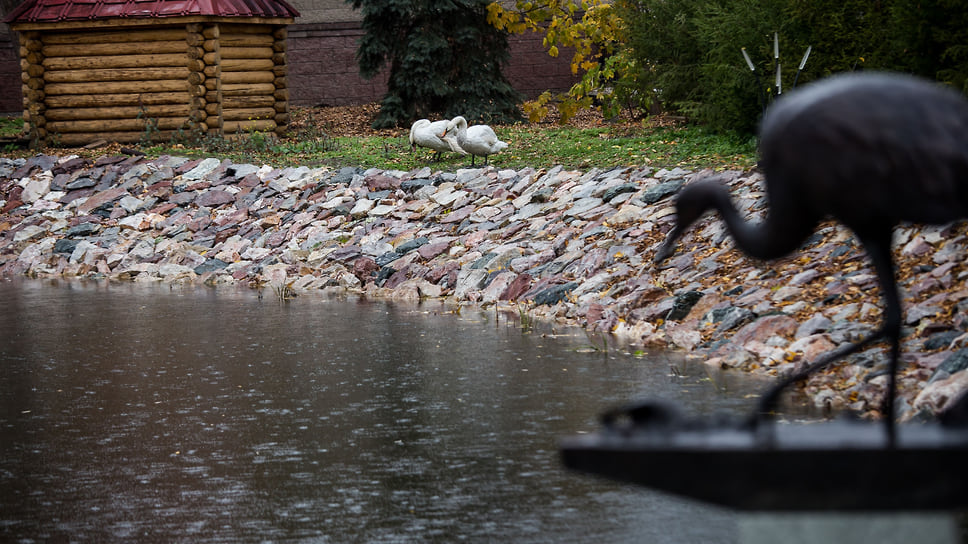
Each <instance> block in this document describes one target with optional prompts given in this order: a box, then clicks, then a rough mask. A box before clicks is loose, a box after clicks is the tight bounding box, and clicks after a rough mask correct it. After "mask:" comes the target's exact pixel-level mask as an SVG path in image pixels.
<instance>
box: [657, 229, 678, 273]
mask: <svg viewBox="0 0 968 544" xmlns="http://www.w3.org/2000/svg"><path fill="white" fill-rule="evenodd" d="M678 241H679V230H678V229H674V230H673V231H672V232H670V233H669V236H668V237H667V238H666V239H665V241H664V242H662V244H661V245H659V249H657V250H655V264H656V265H660V264H662V263H663V262H664V261H665V260H666V259H668V258H669V257H671V256H672V254H673V253H675V251H676V242H678Z"/></svg>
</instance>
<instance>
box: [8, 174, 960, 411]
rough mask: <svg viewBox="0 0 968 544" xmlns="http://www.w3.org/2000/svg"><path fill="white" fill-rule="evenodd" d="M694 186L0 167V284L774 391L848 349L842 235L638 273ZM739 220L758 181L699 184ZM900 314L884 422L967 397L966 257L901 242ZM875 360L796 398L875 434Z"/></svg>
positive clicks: (861, 320) (629, 180)
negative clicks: (196, 291)
mask: <svg viewBox="0 0 968 544" xmlns="http://www.w3.org/2000/svg"><path fill="white" fill-rule="evenodd" d="M712 174H713V173H712V172H709V171H703V172H689V171H685V170H681V169H678V168H674V169H671V170H667V169H661V170H658V171H655V170H653V169H651V168H647V167H642V168H616V169H611V170H597V169H594V170H591V171H588V172H574V171H566V170H563V169H562V168H560V167H555V168H551V169H548V170H534V169H530V168H528V169H523V170H518V171H514V170H498V169H494V168H493V167H490V168H482V169H465V170H458V171H457V172H438V171H432V170H431V169H430V168H423V169H420V170H416V171H412V172H401V171H384V170H367V171H362V170H359V169H354V168H343V169H338V170H333V169H328V168H309V167H295V168H273V167H271V166H256V165H251V164H233V163H231V162H230V161H227V160H219V159H215V158H207V159H195V160H190V159H187V158H184V157H170V156H164V157H160V158H157V159H148V158H144V157H129V156H123V155H118V156H103V157H100V158H98V159H96V160H92V159H84V158H80V157H76V156H65V157H55V156H44V155H38V156H35V157H32V158H30V159H5V158H0V276H8V277H9V276H17V275H28V276H33V277H61V276H67V277H96V278H108V279H112V280H129V281H161V282H170V283H181V282H197V283H204V284H213V285H214V284H226V283H246V284H249V285H251V286H253V287H260V288H261V287H265V286H269V287H271V288H273V289H275V290H276V292H277V293H284V292H285V290H287V289H291V290H293V291H294V292H297V293H298V292H299V291H301V290H315V289H345V290H351V291H355V292H361V293H365V294H366V295H367V296H378V297H388V298H397V299H413V300H415V299H420V298H428V297H429V298H445V299H448V300H451V301H454V302H457V303H462V304H466V303H476V304H481V305H485V306H486V305H513V306H516V307H517V310H518V311H519V312H521V313H522V315H525V314H526V315H529V316H534V317H542V318H549V319H555V320H559V321H562V322H566V323H569V324H575V325H579V326H582V327H585V328H586V329H588V330H591V331H602V332H605V333H609V334H612V335H615V336H616V337H618V338H619V339H620V340H621V341H622V342H624V343H628V344H630V345H631V346H638V347H639V349H642V350H644V351H648V350H657V349H668V348H674V349H678V350H681V351H683V352H686V353H689V354H691V355H693V356H695V357H701V358H703V359H704V360H705V361H706V363H707V364H710V365H717V366H721V367H724V368H737V369H742V370H745V371H749V372H756V373H764V374H772V375H778V374H784V373H788V372H791V371H793V370H794V369H796V368H799V367H800V366H801V365H803V364H806V363H808V362H810V361H813V360H816V359H817V358H818V357H820V356H821V355H822V354H823V353H825V352H828V351H830V350H832V349H835V348H836V347H837V346H839V345H841V344H843V343H845V342H849V341H851V340H853V339H857V338H859V337H862V336H863V335H865V334H867V333H869V332H871V331H872V330H874V328H875V327H876V325H877V323H878V322H879V320H880V318H881V310H880V304H881V302H880V299H879V298H878V297H879V295H878V291H877V282H876V278H875V276H874V273H873V271H872V270H871V269H870V267H869V264H868V263H867V261H866V259H865V257H864V254H863V252H862V250H861V249H860V248H859V247H858V246H857V245H856V243H854V242H853V240H852V238H851V236H850V233H849V231H847V230H846V229H844V228H843V227H840V226H837V225H834V224H824V225H821V226H820V227H819V228H818V230H817V233H816V234H815V235H814V236H813V237H811V238H810V239H809V240H808V241H807V242H806V243H805V245H804V247H803V249H802V250H801V251H800V252H797V253H795V254H793V255H791V256H789V257H787V258H785V259H782V260H779V261H776V262H770V263H759V262H755V261H752V260H750V259H748V258H746V257H745V256H743V255H742V253H740V252H738V251H737V250H735V249H734V248H733V243H732V240H731V239H730V238H729V236H728V233H727V232H726V230H725V227H724V225H723V223H722V222H721V221H720V220H719V219H718V217H715V216H711V217H709V218H706V219H704V220H703V221H701V222H699V223H698V224H697V225H696V226H694V228H693V229H692V230H691V232H690V233H688V234H687V235H686V236H685V237H684V238H683V240H682V241H681V243H680V247H679V250H678V252H677V253H676V254H675V255H674V256H673V257H672V259H671V260H670V265H669V266H666V267H663V268H661V269H660V268H657V267H656V266H655V265H654V264H653V260H652V259H653V254H654V252H655V249H656V246H657V245H658V243H659V242H661V240H662V239H663V237H664V235H665V233H667V232H668V231H669V229H670V228H671V226H672V224H673V222H674V209H673V207H672V202H673V198H671V197H672V195H674V193H675V192H676V191H677V190H678V189H679V188H680V187H681V186H682V185H683V184H685V183H688V182H689V181H690V180H691V179H693V178H697V177H704V176H708V175H712ZM718 175H720V176H721V178H722V179H721V181H722V182H724V183H726V184H728V185H729V186H730V188H731V191H732V194H733V196H734V201H735V203H736V205H737V207H738V208H739V211H740V213H741V214H742V215H745V216H747V217H748V218H752V219H758V218H761V217H762V216H763V214H764V213H765V209H766V200H765V194H764V193H763V190H762V186H761V183H760V182H761V181H762V180H761V176H760V175H759V174H758V173H757V172H755V171H754V172H741V171H730V172H724V173H720V174H718ZM895 239H896V247H897V249H896V251H895V255H896V258H897V259H898V263H899V279H900V282H899V283H900V284H901V286H902V289H903V296H904V299H905V300H904V303H905V310H906V313H905V318H906V319H905V321H906V327H907V328H906V329H905V337H904V347H903V350H904V354H903V366H904V370H903V372H902V375H901V381H900V387H901V397H902V400H901V402H900V408H899V409H900V411H901V416H902V418H903V419H909V418H911V417H914V416H916V415H918V414H919V413H925V412H927V413H934V412H937V411H938V410H940V409H942V408H943V407H944V406H945V405H946V404H947V403H948V402H950V401H951V400H953V399H954V398H955V397H956V396H957V395H958V394H960V393H961V392H962V391H964V390H965V389H968V372H966V371H965V368H966V367H968V351H962V350H960V349H959V347H958V346H959V345H960V343H961V342H962V339H961V335H962V334H963V333H964V331H965V330H968V318H966V316H965V311H964V310H965V309H966V308H968V289H966V287H965V278H966V277H968V269H966V268H965V267H964V266H963V264H962V263H963V262H964V260H965V257H966V255H968V237H966V236H965V230H964V229H963V228H962V226H961V225H953V226H948V227H918V226H903V227H899V228H898V229H897V231H896V233H895ZM884 367H885V350H884V349H883V347H875V348H873V349H870V350H867V351H864V352H862V353H860V354H857V355H855V356H853V357H851V358H850V359H849V361H848V364H841V365H837V366H835V367H834V368H832V369H830V370H828V371H825V372H824V373H821V374H819V375H817V376H815V377H814V378H812V379H811V380H810V381H809V383H808V384H807V386H806V391H807V393H808V394H809V395H810V396H811V398H812V399H813V400H814V403H815V404H816V405H817V406H819V407H825V408H831V409H842V408H848V409H851V410H854V411H857V412H860V413H864V414H867V415H872V416H873V415H877V407H878V406H879V405H880V404H879V403H880V399H881V398H882V395H883V391H884V389H885V377H884Z"/></svg>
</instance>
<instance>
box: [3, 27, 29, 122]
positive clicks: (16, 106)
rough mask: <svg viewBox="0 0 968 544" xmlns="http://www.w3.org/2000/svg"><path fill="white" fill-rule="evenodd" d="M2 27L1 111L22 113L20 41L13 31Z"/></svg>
mask: <svg viewBox="0 0 968 544" xmlns="http://www.w3.org/2000/svg"><path fill="white" fill-rule="evenodd" d="M3 30H4V29H2V28H0V113H22V112H23V107H24V106H23V98H22V96H23V95H22V91H21V88H20V86H21V83H20V43H19V42H16V45H15V42H14V41H13V40H17V39H18V38H17V37H16V36H15V35H14V33H13V32H10V33H5V32H3Z"/></svg>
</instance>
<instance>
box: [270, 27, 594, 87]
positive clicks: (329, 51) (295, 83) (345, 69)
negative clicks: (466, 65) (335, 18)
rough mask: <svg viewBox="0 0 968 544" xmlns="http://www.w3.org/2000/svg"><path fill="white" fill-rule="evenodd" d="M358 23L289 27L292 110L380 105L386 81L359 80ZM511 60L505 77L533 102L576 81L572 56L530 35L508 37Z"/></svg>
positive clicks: (359, 30)
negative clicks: (553, 52)
mask: <svg viewBox="0 0 968 544" xmlns="http://www.w3.org/2000/svg"><path fill="white" fill-rule="evenodd" d="M362 35H363V30H362V29H361V28H360V25H359V23H356V22H344V23H318V24H294V25H290V26H289V42H288V45H287V47H288V52H287V58H286V60H287V62H288V64H289V76H288V79H289V100H290V103H291V104H292V105H294V106H315V105H321V104H322V105H328V106H343V105H351V104H366V103H370V102H379V101H380V99H381V98H383V94H384V93H385V92H386V77H385V75H383V76H377V77H375V78H373V79H372V80H369V81H368V80H365V79H363V78H361V77H360V75H359V72H358V69H357V63H356V43H357V41H358V40H359V38H360V37H361V36H362ZM508 42H509V44H508V45H509V48H510V52H511V60H510V62H509V63H508V65H507V66H506V67H505V70H504V75H505V76H506V77H507V78H508V81H510V82H511V84H512V85H513V86H514V88H515V89H517V90H518V91H519V92H520V93H522V94H523V95H525V96H526V97H527V98H534V97H535V96H537V95H539V94H541V93H542V92H544V91H546V90H549V89H550V90H553V91H560V90H567V89H568V88H570V87H571V86H572V85H573V84H574V83H575V81H576V78H575V76H573V75H572V74H571V69H570V67H569V63H570V59H571V53H570V52H568V51H562V54H561V55H560V56H559V57H558V58H552V57H550V56H548V54H547V53H546V52H545V51H544V50H543V49H542V47H541V36H540V35H538V34H534V33H527V34H523V35H514V36H511V37H510V39H509V40H508Z"/></svg>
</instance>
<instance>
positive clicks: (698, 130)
mask: <svg viewBox="0 0 968 544" xmlns="http://www.w3.org/2000/svg"><path fill="white" fill-rule="evenodd" d="M494 128H495V132H497V134H498V137H499V138H500V139H502V140H504V141H506V142H507V143H508V148H507V149H506V150H504V151H503V152H501V153H499V154H497V155H492V156H491V157H490V160H489V162H490V164H491V165H493V166H494V167H496V168H502V169H504V168H509V169H514V170H519V169H521V168H525V167H534V168H550V167H553V166H557V165H562V166H564V167H565V168H568V169H577V170H588V169H591V168H600V169H607V168H612V167H617V166H652V167H655V168H672V167H675V166H681V167H686V168H693V169H697V168H715V169H728V168H741V169H743V168H750V167H752V166H753V165H754V164H755V162H756V153H755V152H756V149H755V147H756V146H755V141H754V140H753V139H752V138H740V137H737V136H734V135H721V134H714V133H712V132H710V131H708V130H706V129H704V128H703V127H698V126H680V127H649V126H645V125H615V126H611V127H604V128H588V129H580V128H575V127H570V126H538V125H531V124H525V123H522V124H518V125H508V126H496V127H494ZM129 147H136V148H138V149H140V150H141V151H143V152H145V153H147V154H148V155H149V156H157V155H161V154H177V155H187V156H191V157H202V156H219V157H224V158H228V159H231V160H232V161H233V162H240V163H260V164H261V163H265V164H272V165H277V166H331V167H343V166H359V167H362V168H380V169H387V170H404V171H410V170H414V169H418V168H421V167H423V166H429V167H431V168H433V169H435V170H456V169H458V168H462V167H465V166H469V165H470V158H469V157H462V156H459V155H457V154H456V153H448V154H445V155H444V157H443V159H442V160H441V161H440V162H433V153H432V152H431V151H430V150H426V149H418V150H417V151H416V152H411V151H410V146H409V142H408V140H407V133H406V131H404V130H402V129H401V130H400V131H399V133H398V134H397V135H394V136H367V137H335V138H334V137H329V136H328V135H326V134H325V133H323V132H321V131H320V130H319V129H310V130H307V131H303V132H301V133H297V134H292V135H290V136H289V137H287V138H284V139H278V138H276V137H275V136H274V135H272V134H262V133H255V134H250V135H247V136H243V137H235V138H224V139H223V138H213V137H203V138H194V139H193V138H189V137H188V136H187V135H185V136H184V137H182V138H180V139H178V140H177V141H175V142H173V141H171V140H170V139H169V140H168V141H164V140H162V141H158V142H156V143H150V142H146V143H142V144H141V145H135V146H129ZM95 152H96V150H95ZM102 152H103V150H102ZM476 164H478V165H480V164H481V159H480V158H478V159H477V160H476Z"/></svg>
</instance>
